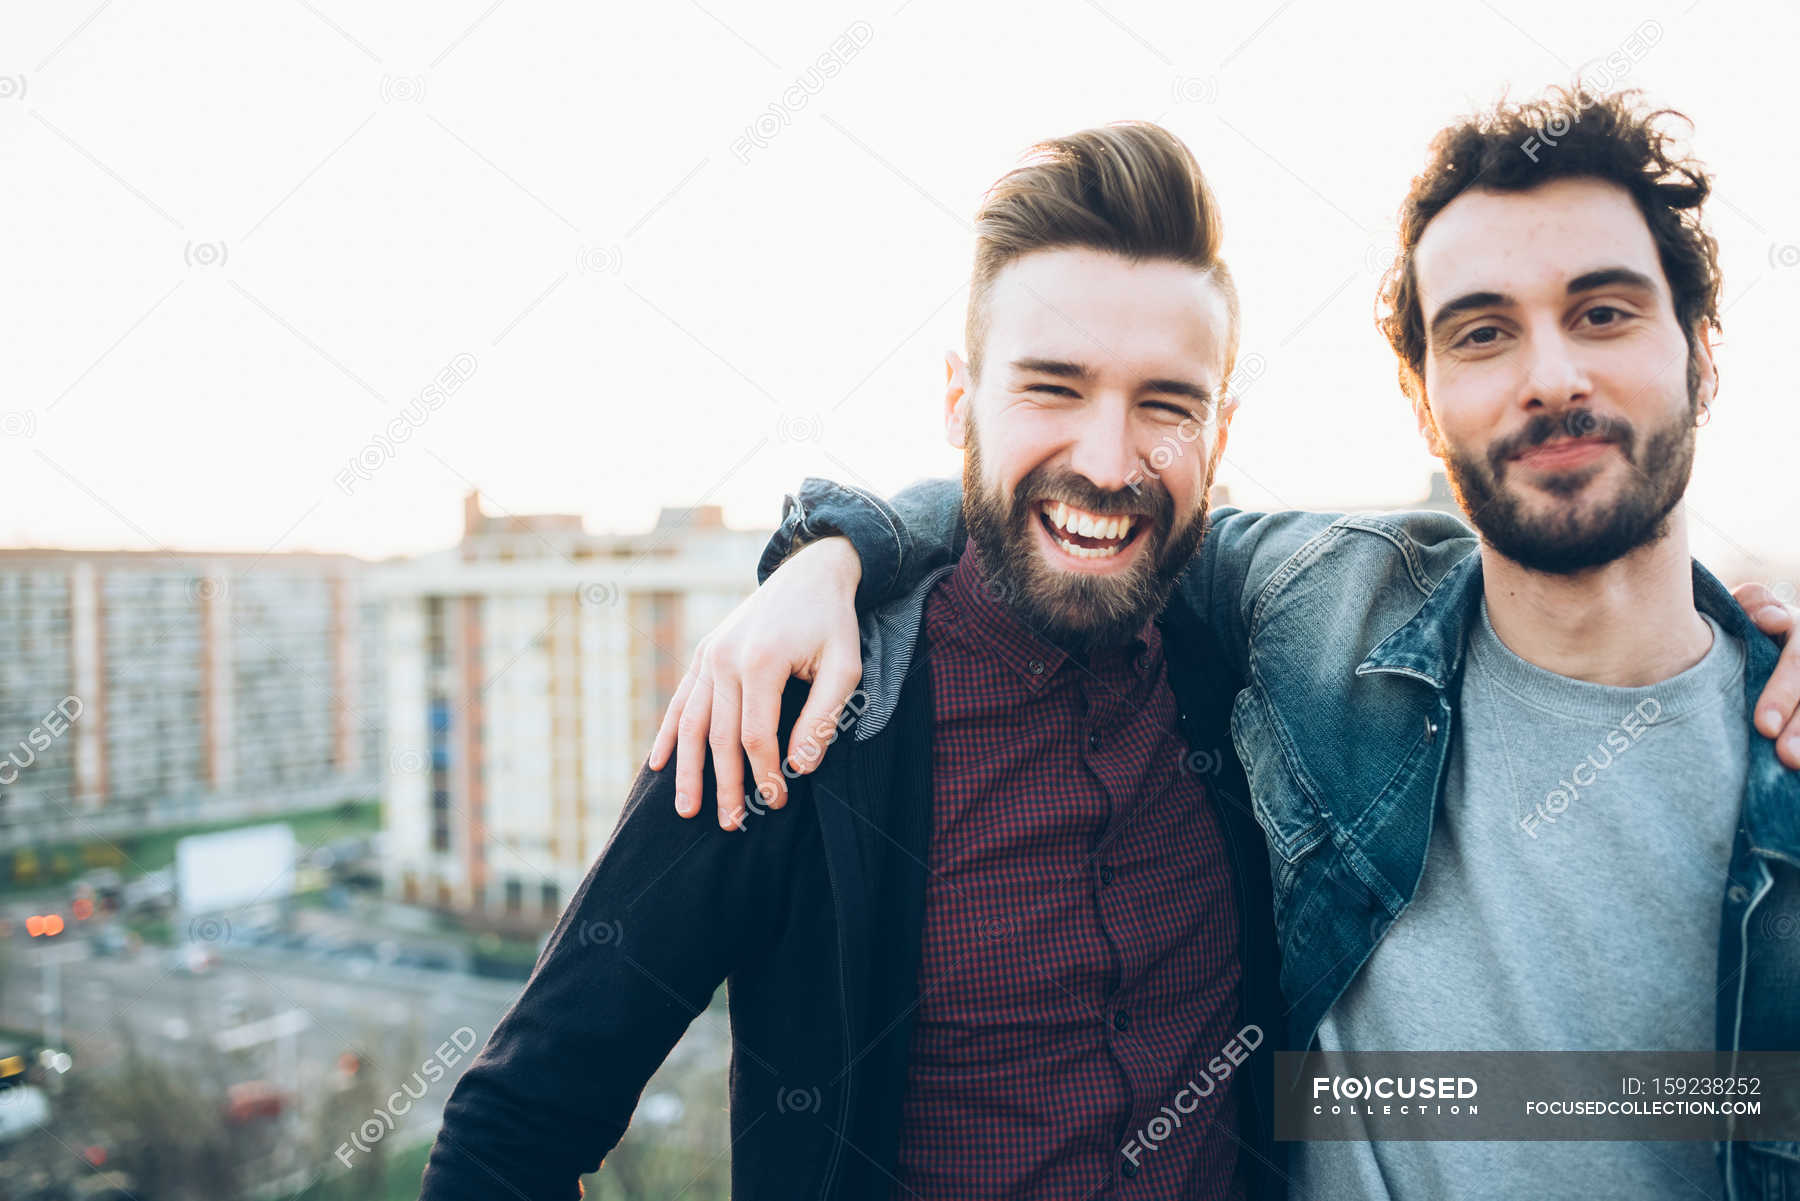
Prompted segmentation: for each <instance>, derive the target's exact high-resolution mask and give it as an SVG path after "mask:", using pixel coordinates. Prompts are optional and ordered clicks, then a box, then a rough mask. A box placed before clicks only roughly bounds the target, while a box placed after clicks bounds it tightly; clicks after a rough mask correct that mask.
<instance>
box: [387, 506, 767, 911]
mask: <svg viewBox="0 0 1800 1201" xmlns="http://www.w3.org/2000/svg"><path fill="white" fill-rule="evenodd" d="M767 533H768V532H767V531H766V530H765V531H741V530H731V529H727V528H726V527H725V526H724V523H723V521H722V519H721V516H720V513H719V510H718V509H717V508H716V507H704V508H698V509H686V510H665V511H664V512H663V514H662V516H661V518H660V519H659V520H658V522H657V524H656V525H655V527H654V528H652V529H651V530H649V531H647V532H644V533H639V534H616V535H615V534H589V533H587V532H586V531H585V530H584V529H583V526H582V522H581V519H580V518H579V517H578V516H573V515H565V514H551V515H530V516H519V517H492V516H489V515H486V514H484V513H483V512H482V510H481V505H480V498H479V497H478V496H477V495H475V494H471V495H470V496H469V497H468V498H467V500H466V502H465V510H464V533H463V538H462V541H461V543H460V544H459V545H458V546H457V547H455V548H454V549H452V550H447V551H444V552H441V553H439V554H435V555H429V556H424V557H421V558H418V559H415V560H411V561H409V562H408V563H405V564H403V565H395V566H392V567H388V568H384V569H383V570H382V571H381V572H379V573H378V580H379V582H378V584H377V589H378V591H379V592H380V593H381V595H382V597H383V604H384V615H383V621H382V627H383V630H384V631H385V643H386V645H385V659H386V665H387V672H386V689H387V692H386V717H385V719H384V725H385V726H386V728H387V731H388V739H389V743H388V753H387V755H386V759H385V762H384V764H383V769H384V772H385V782H384V786H383V790H382V797H383V823H384V828H383V840H382V841H383V848H384V849H383V854H384V859H385V863H384V876H385V879H386V886H387V890H388V893H389V895H390V896H391V897H392V898H393V899H394V900H398V901H405V902H409V903H417V904H424V905H430V906H433V907H436V908H440V909H444V910H447V911H451V912H455V913H458V914H460V915H462V916H463V917H464V918H465V919H467V920H468V921H470V922H471V924H474V925H477V926H490V927H493V928H502V929H516V930H536V929H542V928H546V927H548V925H549V924H550V923H551V922H553V921H554V920H555V918H556V915H557V914H558V913H559V912H560V910H561V908H562V906H563V905H564V904H565V903H566V902H567V901H568V898H569V896H570V894H571V893H572V892H573V890H574V888H575V887H576V885H577V884H578V883H579V882H580V880H581V878H582V876H583V875H585V874H586V872H587V869H588V867H589V865H590V864H591V863H592V862H593V860H594V857H595V856H596V855H598V854H599V852H600V850H601V848H602V847H603V846H604V845H605V842H606V839H607V837H608V836H609V835H610V834H611V833H612V829H613V827H614V825H615V824H617V822H618V819H619V813H620V810H621V806H622V803H623V801H624V797H625V794H626V792H627V790H628V789H629V788H630V785H631V781H632V779H633V778H634V777H635V776H636V774H637V772H638V769H639V767H640V766H641V765H642V763H643V760H644V757H645V755H646V754H648V752H649V749H650V742H651V739H652V737H653V736H654V734H655V731H656V727H657V724H658V722H659V721H660V720H661V716H662V711H663V708H664V706H665V705H666V703H667V701H668V699H669V697H670V696H672V695H673V693H674V689H675V686H676V684H677V683H678V682H679V681H680V679H681V676H682V673H683V672H684V671H685V670H686V667H687V663H688V659H689V657H690V656H691V654H692V652H693V647H694V644H695V643H696V642H697V641H698V639H699V638H700V636H701V635H703V634H705V633H706V631H707V630H709V629H711V628H712V627H713V626H714V625H716V624H717V623H718V622H719V621H720V620H721V619H722V618H724V616H725V615H726V614H727V613H729V612H730V610H731V609H732V607H733V606H734V605H736V604H737V602H738V601H739V600H740V599H741V598H742V597H744V596H745V595H746V594H748V592H749V591H750V589H751V588H752V587H753V586H754V582H755V563H756V557H757V555H758V553H759V552H760V550H761V547H762V544H763V542H764V541H765V540H766V538H767Z"/></svg>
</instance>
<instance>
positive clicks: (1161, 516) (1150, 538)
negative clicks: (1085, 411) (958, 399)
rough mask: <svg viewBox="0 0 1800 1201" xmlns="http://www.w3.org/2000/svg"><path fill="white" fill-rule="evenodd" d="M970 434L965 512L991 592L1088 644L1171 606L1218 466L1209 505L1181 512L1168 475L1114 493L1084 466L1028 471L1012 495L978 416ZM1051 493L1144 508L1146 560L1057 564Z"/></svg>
mask: <svg viewBox="0 0 1800 1201" xmlns="http://www.w3.org/2000/svg"><path fill="white" fill-rule="evenodd" d="M967 441H968V451H967V454H966V456H965V457H964V460H963V516H964V519H965V520H966V521H967V523H968V527H969V540H970V541H971V542H972V543H974V546H975V552H976V554H977V555H978V556H979V557H980V559H981V566H982V569H983V573H984V575H985V577H986V586H987V589H988V592H989V593H990V594H991V595H993V596H994V597H996V598H997V599H998V600H999V601H1000V602H1001V603H1003V604H1005V605H1007V606H1008V607H1010V608H1011V609H1012V610H1013V611H1014V612H1015V613H1017V614H1018V615H1019V616H1020V618H1021V619H1022V620H1023V621H1024V622H1025V623H1026V624H1027V625H1029V626H1030V627H1031V628H1032V629H1034V630H1036V631H1037V632H1038V633H1039V634H1041V635H1043V636H1044V637H1046V638H1048V639H1049V640H1050V641H1051V642H1054V643H1056V644H1057V645H1058V646H1061V647H1063V648H1065V649H1068V650H1072V651H1076V652H1081V653H1085V652H1087V651H1090V650H1096V649H1099V648H1102V647H1118V646H1124V645H1125V644H1126V643H1128V642H1129V641H1130V640H1131V639H1132V638H1133V637H1135V636H1136V635H1137V634H1138V632H1139V631H1140V630H1142V629H1143V627H1144V624H1145V623H1146V622H1148V621H1150V620H1151V619H1152V618H1154V617H1155V616H1156V615H1157V614H1158V613H1160V612H1162V608H1163V606H1164V605H1165V604H1167V603H1168V599H1169V594H1170V593H1171V592H1172V591H1174V588H1175V581H1176V579H1177V578H1179V576H1180V575H1181V573H1182V571H1183V570H1185V569H1186V567H1187V565H1188V560H1190V559H1192V558H1193V557H1194V552H1195V551H1196V550H1197V549H1199V546H1200V540H1201V538H1202V537H1203V536H1204V535H1205V532H1206V512H1207V507H1208V499H1207V496H1206V492H1207V488H1206V486H1205V485H1206V484H1210V482H1211V480H1212V471H1211V468H1210V465H1209V467H1208V470H1207V473H1206V479H1205V480H1204V481H1203V482H1202V487H1201V490H1200V496H1201V499H1200V505H1199V508H1198V509H1196V510H1195V511H1194V512H1193V513H1191V514H1189V515H1187V517H1186V518H1185V519H1182V520H1180V521H1177V516H1176V512H1175V502H1174V499H1173V498H1172V497H1171V496H1170V495H1169V491H1168V489H1167V488H1164V487H1163V485H1162V483H1161V482H1160V481H1158V480H1152V479H1145V480H1144V481H1143V482H1142V483H1141V484H1139V485H1138V486H1136V487H1127V488H1121V489H1118V490H1117V491H1113V492H1108V491H1105V490H1103V489H1101V488H1098V487H1096V486H1095V485H1094V484H1093V482H1092V481H1090V480H1089V479H1088V478H1087V477H1086V476H1083V475H1081V474H1079V473H1077V472H1073V471H1068V470H1059V469H1052V468H1050V467H1048V466H1039V467H1035V468H1033V469H1032V470H1031V471H1030V472H1028V473H1027V474H1026V475H1025V478H1023V479H1021V480H1020V481H1019V483H1018V486H1017V487H1015V488H1014V489H1013V494H1012V498H1011V500H1010V501H1009V500H1008V499H1007V498H1006V497H1005V496H1004V495H1002V493H1001V491H1000V489H999V488H998V487H997V486H996V487H994V488H993V489H991V490H990V489H989V488H987V487H986V486H985V485H984V484H983V482H982V480H983V475H982V470H981V451H980V441H979V439H978V438H977V436H976V433H975V423H974V422H972V421H971V422H970V423H969V426H968V430H967ZM1045 500H1060V501H1064V502H1066V503H1068V504H1070V505H1073V506H1075V507H1077V508H1081V509H1085V510H1087V511H1088V512H1090V513H1094V514H1096V515H1100V516H1122V515H1125V514H1137V515H1141V516H1142V517H1143V518H1144V520H1143V521H1142V523H1141V524H1142V527H1143V528H1141V529H1140V530H1139V531H1138V532H1137V533H1136V534H1135V535H1134V540H1142V541H1143V542H1144V546H1143V547H1142V548H1141V549H1139V550H1138V551H1137V552H1136V561H1135V562H1133V563H1132V564H1131V566H1130V567H1129V568H1127V569H1126V570H1125V571H1122V572H1117V573H1114V574H1111V575H1104V576H1102V575H1093V574H1090V573H1088V572H1083V571H1074V570H1058V569H1057V568H1054V567H1052V566H1050V565H1049V564H1048V563H1046V562H1045V561H1044V555H1043V552H1042V551H1040V550H1039V549H1038V546H1037V538H1036V535H1035V534H1034V533H1033V532H1032V528H1031V527H1032V526H1033V525H1034V524H1036V523H1038V522H1040V521H1041V518H1040V517H1039V516H1038V514H1039V512H1040V509H1039V504H1038V502H1040V501H1045ZM1119 553H1121V554H1124V553H1126V552H1125V551H1120V552H1119Z"/></svg>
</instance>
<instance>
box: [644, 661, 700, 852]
mask: <svg viewBox="0 0 1800 1201" xmlns="http://www.w3.org/2000/svg"><path fill="white" fill-rule="evenodd" d="M699 670H700V655H699V653H698V652H696V654H695V656H694V661H693V662H692V663H690V664H689V665H688V669H687V674H686V675H683V676H682V677H681V683H680V684H678V685H676V686H675V695H674V696H672V697H670V698H669V707H668V708H667V709H664V710H663V716H662V725H660V726H658V727H657V728H656V741H655V742H653V743H651V744H650V759H649V764H650V770H651V771H661V770H662V769H663V765H664V764H665V763H667V762H668V761H669V752H670V751H672V750H674V749H675V739H676V735H677V733H678V732H679V730H680V727H681V711H682V710H683V709H684V708H686V707H687V698H688V694H689V693H691V692H693V690H694V677H695V676H696V675H698V674H699ZM682 816H683V817H692V816H693V814H691V813H683V814H682Z"/></svg>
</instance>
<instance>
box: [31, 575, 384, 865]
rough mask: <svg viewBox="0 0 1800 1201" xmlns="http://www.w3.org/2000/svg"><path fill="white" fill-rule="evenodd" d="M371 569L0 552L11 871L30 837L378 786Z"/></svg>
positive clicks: (282, 809)
mask: <svg viewBox="0 0 1800 1201" xmlns="http://www.w3.org/2000/svg"><path fill="white" fill-rule="evenodd" d="M367 569H368V565H367V564H366V563H364V562H363V561H361V560H359V559H355V558H352V557H349V556H342V555H317V554H263V555H252V554H201V553H194V554H183V553H170V552H149V553H146V552H125V551H121V552H93V551H79V550H26V549H21V550H0V852H6V853H7V855H8V857H7V858H6V860H5V863H4V869H5V870H0V875H7V878H8V879H9V880H15V882H19V883H26V882H29V880H27V879H16V877H18V876H19V872H20V871H21V870H25V871H26V874H27V875H29V874H30V870H29V869H25V868H22V867H21V864H28V863H30V854H31V851H32V849H33V848H44V847H51V846H64V845H68V844H77V843H86V842H92V841H94V840H104V839H108V838H115V837H118V836H120V835H127V834H135V833H141V832H143V831H146V830H153V829H163V828H169V827H174V826H181V825H187V824H193V823H198V822H211V821H226V820H238V819H243V818H251V817H256V816H262V815H269V816H275V815H280V814H284V813H292V812H294V811H296V810H301V809H307V808H316V807H321V806H325V805H331V804H335V803H338V802H340V801H344V800H354V799H370V798H373V797H374V796H375V795H376V793H377V789H378V787H379V782H380V773H379V771H378V765H379V763H380V755H381V748H382V746H383V745H384V736H383V732H382V729H381V719H382V709H381V705H380V703H379V702H380V699H381V698H382V696H383V689H382V686H381V667H382V664H381V659H380V654H379V652H380V648H381V641H380V636H379V632H378V630H377V629H376V626H375V624H374V623H375V621H376V620H377V619H378V618H379V615H380V606H379V603H378V602H376V601H374V600H373V599H372V598H370V597H369V596H368V595H367V594H366V592H365V589H364V582H365V578H366V572H367ZM21 855H23V856H25V858H23V859H21V858H19V856H21ZM8 873H10V875H8Z"/></svg>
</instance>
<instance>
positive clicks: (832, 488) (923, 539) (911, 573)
mask: <svg viewBox="0 0 1800 1201" xmlns="http://www.w3.org/2000/svg"><path fill="white" fill-rule="evenodd" d="M837 534H841V535H843V536H844V537H846V538H848V539H850V544H851V545H852V546H854V547H855V548H856V554H857V557H858V558H860V559H861V560H862V582H861V583H860V584H858V585H857V588H856V609H857V612H859V613H866V612H868V611H869V610H870V609H873V608H875V607H877V606H878V605H880V604H881V603H882V602H884V601H888V600H892V599H894V598H895V597H899V596H904V595H906V594H907V593H909V592H910V591H912V589H913V588H914V587H915V586H917V585H918V583H919V581H921V580H923V579H924V578H925V577H926V576H928V575H930V574H931V573H932V572H933V571H935V570H936V569H937V568H939V567H942V566H943V565H945V564H947V563H953V562H955V561H956V559H957V558H958V557H959V556H960V555H961V554H962V549H963V541H964V538H965V536H966V535H965V532H964V530H963V520H962V482H961V481H960V480H953V479H935V480H922V481H920V482H919V483H916V484H913V485H912V486H911V487H909V488H907V489H906V490H905V491H903V492H901V493H900V494H899V495H897V496H895V497H894V499H893V501H892V502H891V503H890V502H888V501H885V500H883V499H881V497H879V496H876V495H875V494H874V493H872V492H867V491H864V490H863V489H861V488H856V487H852V486H850V485H848V484H839V483H836V482H834V481H832V480H826V479H819V478H818V477H816V476H815V477H812V478H809V479H807V480H806V481H805V482H804V483H802V484H801V485H800V491H799V492H797V493H793V494H790V495H789V496H788V497H787V499H786V501H785V503H784V504H783V506H782V518H781V525H780V527H779V528H777V529H776V531H775V534H774V536H773V537H771V538H770V539H769V543H768V545H767V546H766V547H764V549H763V555H762V561H761V562H760V563H759V564H758V565H757V569H756V578H757V580H758V581H759V582H760V581H763V580H766V579H768V578H769V576H770V575H772V574H773V573H774V571H775V569H776V568H777V567H779V566H781V564H782V561H783V560H785V559H786V558H787V557H788V556H789V555H791V554H793V553H794V552H795V551H797V550H799V549H800V548H801V547H803V546H805V545H807V544H808V543H811V542H817V541H818V540H819V539H821V538H829V537H832V536H833V535H837Z"/></svg>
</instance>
